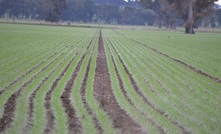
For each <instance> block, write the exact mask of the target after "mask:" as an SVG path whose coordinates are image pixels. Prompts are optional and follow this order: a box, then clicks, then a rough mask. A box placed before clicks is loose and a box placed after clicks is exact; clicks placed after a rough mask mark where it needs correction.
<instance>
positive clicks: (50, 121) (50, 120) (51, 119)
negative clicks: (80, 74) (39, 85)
mask: <svg viewBox="0 0 221 134" xmlns="http://www.w3.org/2000/svg"><path fill="white" fill-rule="evenodd" d="M84 46H85V44H84V45H82V47H81V48H80V50H81V49H83V47H84ZM78 54H79V52H76V54H75V55H74V57H73V58H72V59H71V61H70V62H69V63H68V64H67V66H66V67H65V68H64V70H63V71H62V72H61V73H60V75H59V76H58V77H57V78H56V80H55V81H54V82H53V84H52V86H51V88H50V90H49V91H48V92H47V93H46V97H45V102H44V106H45V109H46V118H47V121H46V122H47V124H46V128H45V130H44V133H52V132H53V130H54V127H55V115H54V113H53V109H52V104H51V98H52V94H53V92H54V90H55V89H56V87H57V84H58V82H59V81H60V79H61V78H62V77H63V76H64V74H65V73H66V72H67V70H68V69H69V67H70V66H71V64H72V63H73V61H74V59H75V58H76V57H77V56H78Z"/></svg>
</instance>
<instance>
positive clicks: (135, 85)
mask: <svg viewBox="0 0 221 134" xmlns="http://www.w3.org/2000/svg"><path fill="white" fill-rule="evenodd" d="M115 32H116V33H118V32H117V31H115ZM118 34H120V33H118ZM120 35H122V34H120ZM122 36H124V37H126V38H129V37H127V36H125V35H122ZM129 39H130V40H132V41H134V42H137V43H139V44H141V45H144V46H146V45H145V44H142V43H140V42H139V41H136V40H134V39H132V38H129ZM111 45H112V47H113V48H114V46H113V44H111ZM146 47H148V48H150V47H149V46H146ZM150 49H151V50H154V49H153V48H150ZM114 51H115V52H116V53H117V55H118V57H119V59H120V62H121V63H122V65H123V66H124V70H125V71H126V73H127V74H128V76H129V78H130V80H131V83H132V84H133V86H134V89H135V91H136V92H137V94H138V95H140V96H141V98H142V99H143V101H144V102H145V103H147V104H148V105H149V106H150V107H151V108H153V109H154V110H155V111H156V112H158V113H159V114H161V115H163V116H164V117H165V118H166V119H168V120H169V121H170V122H171V123H172V124H174V125H175V126H177V127H178V128H179V129H180V131H181V132H182V133H184V134H188V133H191V132H189V131H188V130H186V128H185V127H184V126H182V125H181V124H179V123H178V122H176V121H173V120H172V119H171V118H169V117H168V115H167V114H166V112H165V111H163V110H161V109H159V108H157V107H156V106H155V105H154V104H152V103H151V102H150V101H149V100H148V99H147V98H146V97H145V96H144V95H143V94H142V92H141V91H140V89H139V87H138V86H137V83H136V81H135V80H134V79H133V76H132V75H131V74H130V72H129V70H128V69H127V67H126V65H125V64H124V62H123V60H122V59H121V57H120V55H119V54H118V52H117V51H116V49H115V48H114ZM154 51H156V52H159V51H157V50H154ZM160 53H161V52H160ZM164 55H165V54H164ZM168 57H169V56H168Z"/></svg>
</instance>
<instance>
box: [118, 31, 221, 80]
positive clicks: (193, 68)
mask: <svg viewBox="0 0 221 134" xmlns="http://www.w3.org/2000/svg"><path fill="white" fill-rule="evenodd" d="M115 32H116V33H118V34H120V33H119V32H117V31H115ZM120 35H122V36H124V37H126V38H128V39H130V40H132V41H134V42H136V43H138V44H140V45H142V46H145V47H148V48H149V49H150V50H152V51H155V52H157V53H159V54H161V55H163V56H165V57H167V58H169V59H171V60H173V61H175V62H177V63H179V64H181V65H183V66H185V67H187V68H189V69H190V70H192V71H194V72H197V73H199V74H201V75H203V76H205V77H207V78H209V79H211V80H213V81H215V82H217V83H219V84H221V79H219V78H218V77H214V76H212V75H210V74H208V73H206V72H203V71H202V70H200V69H198V68H196V67H194V66H192V65H189V64H187V63H185V62H183V61H181V60H178V59H176V58H173V57H171V56H169V55H167V54H165V53H163V52H161V51H159V50H157V49H155V48H152V47H150V46H148V45H146V44H143V43H141V42H140V41H137V40H134V39H132V38H130V37H127V36H125V35H123V34H120Z"/></svg>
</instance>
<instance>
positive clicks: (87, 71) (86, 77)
mask: <svg viewBox="0 0 221 134" xmlns="http://www.w3.org/2000/svg"><path fill="white" fill-rule="evenodd" d="M93 52H94V47H93ZM93 52H92V55H93ZM92 55H91V57H90V59H89V62H88V65H87V68H86V74H85V76H84V80H83V83H82V85H81V100H82V102H83V103H84V107H85V109H86V110H87V112H88V113H89V114H90V115H91V116H92V119H93V122H94V124H95V127H96V129H97V133H99V134H102V133H104V132H103V131H104V130H103V128H102V127H101V124H100V122H99V121H98V119H97V117H96V115H95V114H94V112H93V111H92V109H91V108H90V106H89V104H88V102H87V100H86V95H85V93H86V85H87V80H88V75H89V71H90V65H91V60H92Z"/></svg>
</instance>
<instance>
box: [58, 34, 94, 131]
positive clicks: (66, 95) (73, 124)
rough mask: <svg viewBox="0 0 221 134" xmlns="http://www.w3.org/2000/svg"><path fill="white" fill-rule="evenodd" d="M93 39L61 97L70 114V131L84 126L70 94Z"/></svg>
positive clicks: (78, 129) (80, 129)
mask: <svg viewBox="0 0 221 134" xmlns="http://www.w3.org/2000/svg"><path fill="white" fill-rule="evenodd" d="M93 39H94V38H93ZM93 39H92V40H91V41H90V43H89V45H88V47H87V49H86V51H85V52H84V54H83V56H82V57H81V59H80V61H79V62H78V64H77V67H76V68H75V70H74V72H73V73H72V76H71V79H70V80H69V81H68V82H67V84H66V86H65V89H64V92H63V93H62V95H61V97H60V98H61V101H62V105H63V107H64V109H65V112H66V114H67V116H68V126H69V132H70V133H82V126H81V123H80V121H79V119H78V118H77V116H76V111H75V109H74V106H73V105H72V103H71V100H70V97H71V96H70V95H71V90H72V88H73V85H74V81H75V79H76V77H77V74H78V72H79V70H80V67H81V65H82V62H83V60H84V58H85V56H86V53H87V51H88V49H89V47H90V46H91V44H92V41H93Z"/></svg>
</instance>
